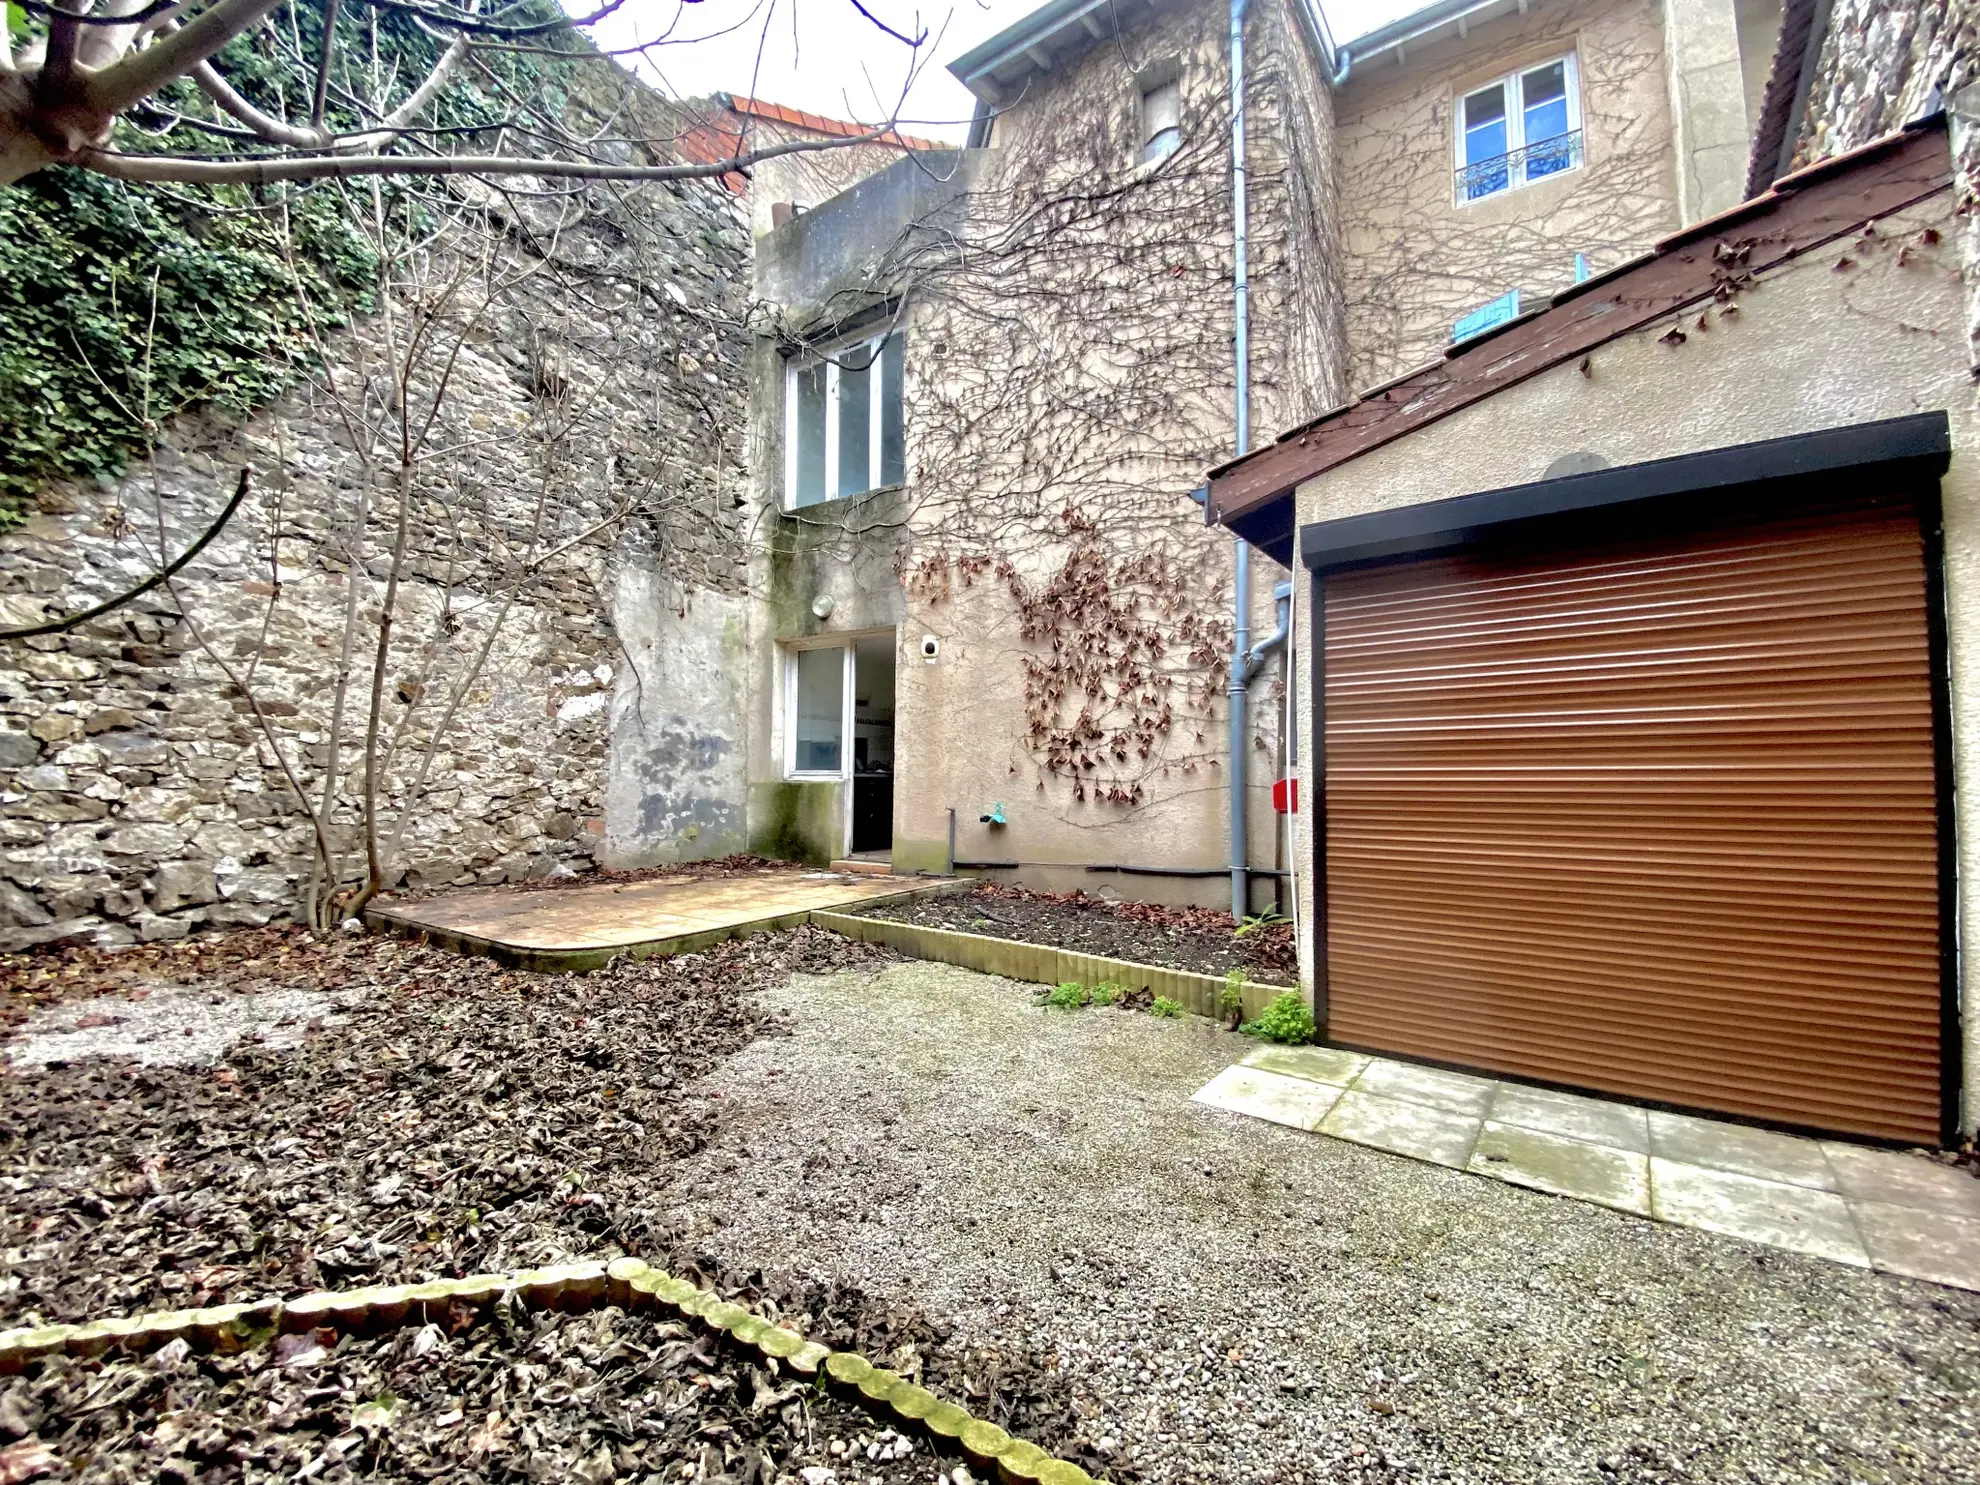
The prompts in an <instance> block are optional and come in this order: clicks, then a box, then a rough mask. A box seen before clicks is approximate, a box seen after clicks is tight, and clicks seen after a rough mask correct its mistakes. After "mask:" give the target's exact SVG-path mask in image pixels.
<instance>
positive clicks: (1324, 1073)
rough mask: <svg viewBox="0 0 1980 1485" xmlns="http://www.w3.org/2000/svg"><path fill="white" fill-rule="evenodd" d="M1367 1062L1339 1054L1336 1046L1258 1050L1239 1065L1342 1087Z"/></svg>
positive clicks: (1353, 1055)
mask: <svg viewBox="0 0 1980 1485" xmlns="http://www.w3.org/2000/svg"><path fill="white" fill-rule="evenodd" d="M1369 1061H1370V1059H1369V1058H1367V1057H1365V1056H1363V1055H1362V1054H1361V1053H1359V1052H1343V1051H1341V1050H1340V1049H1339V1048H1338V1047H1260V1048H1259V1049H1258V1050H1257V1051H1256V1052H1253V1053H1252V1054H1251V1055H1250V1056H1248V1057H1246V1058H1245V1059H1244V1063H1243V1065H1244V1066H1245V1067H1262V1068H1265V1069H1266V1070H1267V1071H1270V1072H1275V1073H1284V1074H1285V1075H1286V1076H1287V1077H1289V1078H1307V1079H1310V1080H1311V1081H1313V1082H1315V1083H1332V1084H1333V1085H1334V1086H1335V1087H1337V1088H1345V1087H1346V1086H1347V1085H1348V1084H1350V1083H1352V1082H1353V1081H1354V1080H1355V1079H1356V1078H1357V1077H1359V1076H1360V1075H1361V1073H1362V1070H1363V1069H1365V1068H1366V1067H1367V1066H1368V1063H1369Z"/></svg>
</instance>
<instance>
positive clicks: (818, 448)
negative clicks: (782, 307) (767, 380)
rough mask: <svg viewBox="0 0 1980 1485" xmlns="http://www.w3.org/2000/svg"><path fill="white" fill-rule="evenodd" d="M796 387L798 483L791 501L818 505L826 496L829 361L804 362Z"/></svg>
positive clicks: (793, 379)
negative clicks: (827, 377)
mask: <svg viewBox="0 0 1980 1485" xmlns="http://www.w3.org/2000/svg"><path fill="white" fill-rule="evenodd" d="M792 388H793V391H794V393H795V395H796V397H797V461H796V464H797V485H796V488H795V489H793V490H792V491H791V504H793V505H816V504H817V503H818V502H819V501H821V500H823V499H824V498H825V363H824V362H823V361H814V362H813V363H812V364H811V365H809V366H800V367H799V368H798V370H797V375H796V376H795V377H794V378H792Z"/></svg>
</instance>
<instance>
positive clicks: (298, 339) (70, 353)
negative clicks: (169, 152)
mask: <svg viewBox="0 0 1980 1485" xmlns="http://www.w3.org/2000/svg"><path fill="white" fill-rule="evenodd" d="M200 194H201V196H203V197H204V198H205V199H203V200H199V201H197V202H196V203H195V204H189V205H181V204H180V202H181V201H182V200H187V199H189V197H188V196H185V195H171V194H167V193H165V192H162V191H152V190H145V189H142V188H138V187H131V186H125V185H122V184H120V183H118V182H115V181H110V180H105V179H104V178H103V177H101V176H96V175H90V174H87V173H85V172H83V171H79V170H68V169H52V170H44V171H40V172H38V173H37V174H35V175H33V176H30V177H29V178H28V179H27V180H26V181H23V182H22V183H21V184H19V185H16V186H9V187H4V188H0V427H4V428H5V429H6V430H7V433H6V436H5V437H4V438H0V526H6V525H12V524H14V523H16V522H17V521H19V520H20V519H21V517H22V516H23V515H24V514H26V512H27V511H28V510H29V509H31V507H32V501H33V498H34V494H35V492H36V490H37V489H39V488H40V487H41V486H42V485H44V484H46V483H47V482H48V481H49V480H52V479H56V478H60V477H64V476H67V477H71V478H88V477H90V476H104V477H113V476H115V475H117V474H119V473H120V472H121V471H122V470H123V468H124V464H125V462H126V461H127V460H128V459H129V458H130V457H131V455H132V454H133V453H134V452H136V451H137V450H139V449H141V448H142V447H143V446H144V444H145V442H146V441H147V438H148V436H149V434H150V432H151V430H152V429H154V428H155V427H156V425H157V424H158V423H159V422H161V421H163V420H164V419H166V418H169V417H170V416H172V415H173V414H175V413H178V412H181V411H184V410H186V409H188V408H193V407H201V406H205V407H212V408H217V409H220V410H222V411H226V412H232V413H238V414H244V413H246V412H248V411H250V410H252V409H253V408H255V407H257V406H259V405H260V404H261V403H263V402H265V401H266V400H267V399H268V398H270V397H272V396H273V395H275V393H277V392H279V391H280V390H281V389H282V388H283V387H284V386H285V385H286V384H287V383H288V382H289V380H290V379H291V377H292V375H293V373H294V368H295V367H296V365H297V364H298V362H303V361H307V360H308V359H310V358H311V357H312V355H313V350H312V337H313V331H314V330H321V329H325V328H328V327H329V326H331V325H333V324H336V323H338V322H340V321H341V319H342V318H343V316H344V314H345V313H346V312H347V310H348V309H349V308H351V307H362V306H363V304H364V294H365V290H366V288H367V286H368V285H369V284H370V283H371V282H372V281H373V279H374V278H375V274H376V268H375V265H374V264H373V263H371V262H370V261H369V259H368V257H367V254H366V250H365V247H364V243H363V240H362V239H361V238H359V237H357V236H356V235H355V234H353V233H350V232H348V231H345V230H344V229H343V227H342V223H341V220H340V217H339V215H338V213H339V210H340V203H339V202H338V201H337V199H336V198H335V197H332V196H328V195H307V194H306V195H303V196H302V197H300V199H298V200H297V201H295V202H294V203H293V204H292V211H291V220H292V221H293V222H294V228H295V230H294V235H295V240H296V243H297V246H298V252H297V254H296V257H295V260H294V261H295V264H296V275H292V274H291V272H290V267H289V262H288V260H287V258H286V257H285V254H284V251H283V244H282V240H281V236H280V234H279V231H278V228H277V226H276V224H275V222H274V221H272V220H271V217H270V215H269V214H267V213H264V212H261V211H256V210H254V209H253V204H252V203H250V202H247V201H245V200H242V201H240V202H239V203H238V204H237V205H235V207H234V209H233V210H232V211H228V210H226V208H227V206H228V203H226V202H225V201H222V200H219V199H216V198H217V197H218V196H219V194H220V193H219V192H217V191H214V192H202V193H200ZM235 194H237V195H240V194H242V193H235ZM297 276H299V277H300V279H301V285H300V287H301V289H302V291H303V292H302V293H300V294H299V293H298V292H297V289H298V284H297ZM312 320H314V321H315V324H314V326H312V324H311V321H312Z"/></svg>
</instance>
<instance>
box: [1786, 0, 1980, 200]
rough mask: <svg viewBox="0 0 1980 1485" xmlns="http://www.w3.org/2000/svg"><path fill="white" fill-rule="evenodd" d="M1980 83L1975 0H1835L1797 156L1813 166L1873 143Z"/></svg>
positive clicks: (1979, 35) (1979, 32) (1979, 17)
mask: <svg viewBox="0 0 1980 1485" xmlns="http://www.w3.org/2000/svg"><path fill="white" fill-rule="evenodd" d="M1976 80H1980V5H1976V4H1974V3H1973V0H1834V4H1833V5H1832V6H1831V7H1830V10H1829V31H1828V36H1827V37H1826V39H1825V40H1824V41H1823V44H1822V57H1821V60H1820V62H1819V63H1818V64H1817V67H1816V72H1815V77H1814V80H1813V82H1812V84H1811V85H1810V87H1809V90H1808V103H1807V106H1806V108H1805V109H1804V111H1803V113H1802V122H1801V133H1800V141H1799V143H1798V144H1797V145H1796V149H1795V158H1796V161H1797V163H1799V164H1807V163H1809V162H1810V161H1813V160H1819V159H1822V158H1824V157H1826V156H1829V155H1835V154H1840V153H1842V152H1843V151H1845V150H1852V149H1855V148H1856V147H1857V146H1858V145H1860V144H1867V143H1869V142H1870V141H1871V140H1873V139H1876V138H1878V137H1879V136H1881V135H1885V134H1889V133H1890V132H1891V131H1892V130H1894V129H1898V128H1901V127H1902V126H1903V125H1905V124H1906V123H1909V122H1910V121H1911V120H1912V119H1915V118H1917V117H1918V116H1919V115H1920V114H1922V113H1924V112H1925V110H1926V107H1927V105H1928V103H1929V102H1930V100H1931V98H1932V93H1933V90H1934V89H1935V88H1936V89H1938V90H1939V94H1940V98H1941V101H1942V102H1945V101H1950V100H1951V98H1952V97H1953V95H1954V94H1955V93H1957V92H1959V91H1960V90H1961V89H1962V88H1965V87H1967V86H1968V85H1969V84H1971V83H1973V82H1974V81H1976Z"/></svg>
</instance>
